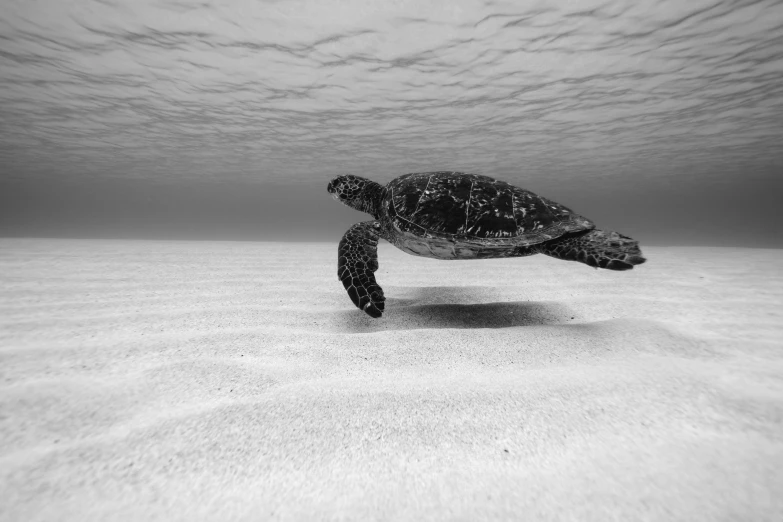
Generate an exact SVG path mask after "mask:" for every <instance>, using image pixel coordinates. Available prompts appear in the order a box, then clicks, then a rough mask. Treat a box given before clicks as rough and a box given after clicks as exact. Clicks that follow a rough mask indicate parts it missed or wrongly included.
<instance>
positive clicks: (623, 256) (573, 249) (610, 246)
mask: <svg viewBox="0 0 783 522" xmlns="http://www.w3.org/2000/svg"><path fill="white" fill-rule="evenodd" d="M538 248H539V249H540V251H541V253H543V254H546V255H548V256H552V257H556V258H558V259H565V260H568V261H579V262H581V263H584V264H586V265H590V266H594V267H596V268H606V269H608V270H630V269H632V268H633V267H634V265H641V264H642V263H644V262H645V261H647V260H646V259H645V258H644V257H642V251H641V250H640V249H639V242H638V241H636V240H635V239H631V238H630V237H628V236H624V235H622V234H618V233H617V232H612V231H610V230H598V229H593V230H590V231H588V232H584V233H578V234H570V235H567V236H563V237H560V238H557V239H553V240H551V241H547V242H545V243H541V244H540V245H538Z"/></svg>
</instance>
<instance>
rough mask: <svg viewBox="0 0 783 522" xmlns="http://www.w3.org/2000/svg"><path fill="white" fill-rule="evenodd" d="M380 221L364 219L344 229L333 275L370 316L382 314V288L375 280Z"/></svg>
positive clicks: (352, 299) (357, 304)
mask: <svg viewBox="0 0 783 522" xmlns="http://www.w3.org/2000/svg"><path fill="white" fill-rule="evenodd" d="M380 227H381V225H380V223H378V222H377V221H365V222H363V223H357V224H355V225H353V226H352V227H351V228H349V229H348V232H346V233H345V235H344V236H343V239H342V240H341V241H340V246H339V247H338V251H337V252H338V260H337V276H338V277H339V278H340V280H341V281H342V282H343V286H344V287H345V289H346V290H347V291H348V295H349V296H350V298H351V301H353V304H355V305H356V306H357V307H358V308H359V309H360V310H364V312H365V313H366V314H367V315H369V316H370V317H376V318H377V317H380V316H381V315H382V314H383V307H384V304H383V302H384V301H385V300H386V298H385V297H384V296H383V290H382V289H381V287H380V286H378V283H377V282H376V281H375V275H373V272H375V271H376V270H378V239H379V238H380V235H379V230H380Z"/></svg>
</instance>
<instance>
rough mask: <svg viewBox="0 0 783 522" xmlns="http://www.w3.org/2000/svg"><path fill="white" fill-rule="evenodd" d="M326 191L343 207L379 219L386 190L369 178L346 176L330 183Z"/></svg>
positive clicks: (338, 177)
mask: <svg viewBox="0 0 783 522" xmlns="http://www.w3.org/2000/svg"><path fill="white" fill-rule="evenodd" d="M326 190H327V191H329V194H331V195H332V197H333V198H334V199H336V200H337V201H339V202H340V203H342V204H343V205H347V206H349V207H351V208H355V209H356V210H359V211H361V212H367V213H368V214H372V216H373V217H374V218H376V219H378V217H379V212H380V208H381V200H382V199H383V190H384V189H383V187H382V186H381V185H379V184H378V183H376V182H374V181H372V180H369V179H367V178H362V177H359V176H354V175H352V174H345V175H343V176H337V177H336V178H334V179H333V180H332V181H330V182H329V185H327V186H326Z"/></svg>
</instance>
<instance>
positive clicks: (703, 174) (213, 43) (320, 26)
mask: <svg viewBox="0 0 783 522" xmlns="http://www.w3.org/2000/svg"><path fill="white" fill-rule="evenodd" d="M1 20H2V21H1V22H0V39H1V40H0V41H2V46H1V48H2V51H1V52H0V65H1V67H2V71H3V72H2V75H0V162H1V163H2V167H0V169H2V170H0V175H1V176H2V179H3V180H6V181H8V180H12V181H13V180H25V181H26V182H30V180H50V179H56V180H63V179H69V180H76V179H78V180H106V179H118V180H127V179H131V180H144V181H146V180H154V181H156V182H159V181H166V182H169V183H185V184H189V183H193V184H195V183H201V182H204V181H205V180H212V181H214V180H219V181H221V182H222V183H230V184H236V186H239V185H242V186H243V187H244V186H245V184H251V185H252V184H256V183H258V184H264V183H266V184H269V183H272V184H273V186H275V187H277V189H278V190H279V191H280V193H285V192H286V191H290V190H301V191H303V193H304V192H306V191H309V192H308V194H312V196H307V197H309V198H311V199H312V201H316V199H315V198H316V196H315V194H316V193H317V194H318V197H321V196H325V194H324V193H323V187H324V180H326V179H328V178H329V177H330V176H333V175H335V174H338V173H343V172H352V173H355V174H365V175H368V176H371V177H373V178H374V179H376V180H378V181H382V182H387V181H389V180H391V179H392V178H394V177H395V176H397V175H400V174H402V173H405V172H411V171H422V170H440V169H449V170H452V169H455V170H466V171H471V172H478V173H482V174H488V175H492V176H496V177H499V178H502V179H505V180H507V181H510V182H512V183H517V184H519V185H522V186H525V187H528V188H531V189H533V190H536V191H541V192H543V193H545V194H548V195H550V196H553V197H560V198H561V199H563V198H565V199H566V201H564V203H566V204H570V205H571V206H577V207H579V206H580V204H581V208H583V209H584V208H587V209H588V210H592V211H593V213H594V214H593V216H595V212H599V214H600V212H602V209H605V207H606V205H603V204H602V201H604V200H603V199H602V198H603V197H604V196H606V195H607V194H609V195H611V194H620V195H621V196H620V197H619V198H615V199H623V198H624V200H627V199H628V198H636V199H635V200H634V201H636V203H634V205H631V206H632V207H633V206H640V205H641V206H644V203H645V201H647V202H649V199H650V198H645V197H644V195H643V194H644V192H645V191H649V192H654V193H655V196H654V197H655V198H658V199H661V198H664V199H665V201H662V202H661V204H659V205H657V206H656V205H650V208H647V209H646V210H640V212H641V213H642V214H644V216H646V217H644V219H641V218H640V220H639V222H640V223H642V222H643V223H649V222H650V220H654V219H655V215H656V213H658V214H669V213H670V212H669V211H668V210H667V211H666V212H661V210H660V209H661V208H668V207H690V206H692V205H695V206H698V205H699V201H698V199H699V197H701V198H702V199H704V198H707V199H710V201H712V206H710V207H709V208H708V209H706V210H705V211H704V212H694V213H691V214H686V213H683V212H685V211H683V210H680V211H678V212H680V213H679V214H677V217H676V218H672V219H671V220H670V221H673V223H681V222H682V221H689V222H692V221H694V220H696V221H699V222H700V223H701V225H699V226H706V227H707V228H710V227H712V228H713V229H714V228H715V226H718V225H715V226H713V225H714V223H715V222H716V221H715V220H718V221H720V219H723V220H724V222H725V223H723V225H720V226H722V227H724V228H726V227H728V228H731V226H732V223H734V221H736V220H734V221H732V219H726V218H725V216H722V214H724V213H725V212H726V208H727V205H729V206H731V205H735V206H736V208H734V211H735V212H736V213H737V215H738V216H745V217H744V218H743V217H738V218H737V219H740V221H741V220H742V219H745V220H746V221H742V223H743V224H741V225H736V226H735V227H734V228H736V229H737V230H735V233H736V234H737V235H741V234H742V233H743V231H744V230H746V229H748V228H751V225H750V224H749V223H751V222H754V223H765V222H769V221H770V220H773V218H774V219H776V218H777V217H779V216H780V214H779V213H777V214H774V215H773V214H771V213H770V212H772V210H769V209H767V210H764V209H763V208H761V207H765V206H769V205H767V204H766V203H765V204H761V203H758V202H756V203H754V202H753V200H754V198H757V197H764V195H766V194H768V193H769V192H770V188H769V186H770V185H769V184H770V183H774V181H775V179H777V178H776V176H780V177H783V176H781V175H780V172H783V147H782V146H781V145H780V143H781V136H782V135H783V3H781V2H780V1H776V0H766V1H744V0H736V1H716V0H689V1H688V2H682V1H630V0H629V1H624V0H610V1H593V0H583V1H579V2H569V1H559V0H546V1H544V0H542V1H538V2H517V1H510V2H500V1H470V0H460V1H446V0H443V1H423V0H411V1H404V0H403V1H396V2H393V1H383V2H380V1H367V0H348V1H337V0H317V1H296V0H290V1H271V2H270V1H264V2H258V1H251V0H207V1H203V2H190V1H181V0H180V1H169V0H133V1H130V0H79V1H66V0H40V1H35V0H5V1H4V2H3V7H2V18H1ZM775 186H776V187H779V185H775ZM302 187H309V188H302ZM705 187H708V188H706V189H705ZM739 187H744V188H742V189H740V188H739ZM243 190H244V189H243ZM270 190H271V189H270ZM748 190H749V191H750V193H748V194H750V195H747V194H746V197H745V198H744V199H743V198H742V197H740V198H739V200H736V201H734V198H735V196H736V195H737V193H738V192H740V193H745V192H747V191H748ZM240 192H242V190H240ZM757 193H758V195H760V196H758V195H757ZM699 194H702V196H703V197H702V196H698V195H699ZM704 194H707V195H706V196H704ZM710 194H712V195H711V196H710ZM715 194H722V195H720V196H716V195H715ZM668 195H670V196H671V197H672V199H671V201H673V202H670V203H666V201H670V200H669V198H668V197H666V196H668ZM697 196H698V197H697ZM303 197H304V196H303ZM580 198H584V199H582V200H580ZM678 198H679V199H678ZM273 199H278V198H273ZM308 201H309V200H308ZM731 201H734V203H730V202H731ZM287 204H290V203H287ZM312 204H313V205H314V204H316V203H312ZM318 204H320V203H318ZM328 204H329V202H328V199H327V205H328ZM617 204H618V205H620V206H622V204H619V203H617ZM667 205H668V207H667ZM305 206H307V205H305ZM626 206H627V205H626ZM330 208H331V207H330ZM656 208H657V210H656ZM318 212H323V211H321V210H319V211H318ZM335 212H338V211H337V210H335ZM606 212H607V213H608V214H607V216H608V215H609V214H610V213H611V212H609V211H608V210H607V211H606ZM672 212H674V211H672ZM705 212H706V214H707V215H709V216H711V217H708V218H705V217H704V216H705ZM675 213H676V212H675ZM749 213H750V214H752V215H751V216H750V217H748V216H749V215H750V214H749ZM335 215H336V214H335ZM599 217H601V216H599ZM614 217H615V219H616V215H615V216H614ZM697 217H698V219H697ZM748 220H750V221H748ZM754 220H755V221H754ZM705 223H706V224H705ZM631 226H636V225H631ZM639 226H641V225H639ZM667 226H669V228H672V226H673V224H672V223H669V225H667ZM759 226H761V227H762V228H763V226H764V225H759ZM768 228H769V227H768ZM770 230H771V229H770ZM768 231H769V230H768ZM713 232H715V230H713ZM694 234H696V233H694ZM696 235H698V234H696Z"/></svg>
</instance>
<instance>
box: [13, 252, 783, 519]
mask: <svg viewBox="0 0 783 522" xmlns="http://www.w3.org/2000/svg"><path fill="white" fill-rule="evenodd" d="M644 253H645V255H646V256H647V258H648V263H647V264H645V265H642V266H640V267H637V268H636V269H635V270H632V271H629V272H611V271H605V270H594V269H592V268H590V267H588V266H585V265H582V264H579V263H572V262H564V261H558V260H555V259H552V258H548V257H544V256H535V257H531V258H520V259H501V260H482V261H436V260H431V259H423V258H416V257H413V256H409V255H407V254H404V253H402V252H400V251H398V250H395V249H394V248H393V247H391V246H390V245H387V244H384V245H381V247H380V269H379V271H378V272H377V273H376V275H377V278H378V281H379V283H380V284H381V285H382V286H383V288H384V290H385V293H386V296H387V301H386V310H387V311H386V314H385V315H384V317H383V318H382V319H372V318H370V317H367V316H366V315H364V314H363V313H362V312H361V311H359V310H357V309H356V308H354V306H353V304H352V303H351V302H350V300H349V298H348V296H347V294H346V293H345V291H344V290H343V288H342V285H341V284H340V282H339V281H338V280H337V275H336V264H337V245H336V243H335V244H326V243H312V244H302V243H299V244H285V243H232V242H209V243H208V242H170V243H169V242H154V241H149V242H145V241H66V240H32V239H30V240H18V239H14V240H11V239H3V240H0V290H1V291H0V520H2V521H17V520H18V521H25V522H26V521H35V520H52V521H68V520H73V521H91V520H95V521H110V520H140V521H141V520H144V521H147V520H183V521H184V520H187V521H195V520H216V521H217V520H303V521H314V520H357V521H371V520H411V521H419V520H464V521H474V520H579V521H593V520H594V521H602V522H603V521H608V520H621V521H642V520H661V521H673V520H677V521H688V522H694V521H702V520H704V521H762V520H768V521H780V520H783V251H781V250H761V249H739V248H738V249H731V248H662V247H659V248H654V247H647V248H645V249H644Z"/></svg>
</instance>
